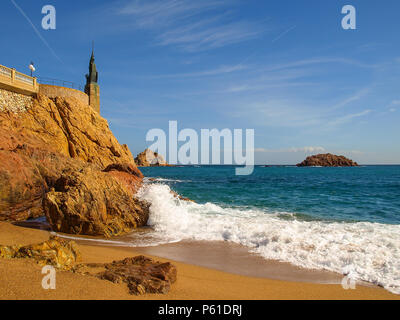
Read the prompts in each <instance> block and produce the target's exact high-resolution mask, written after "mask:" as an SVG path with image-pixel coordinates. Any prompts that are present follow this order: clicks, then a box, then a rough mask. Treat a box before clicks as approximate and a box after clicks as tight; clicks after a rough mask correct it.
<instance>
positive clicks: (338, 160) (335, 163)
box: [297, 153, 358, 167]
mask: <svg viewBox="0 0 400 320" xmlns="http://www.w3.org/2000/svg"><path fill="white" fill-rule="evenodd" d="M297 166H298V167H357V166H358V164H357V162H354V161H353V160H350V159H348V158H346V157H344V156H336V155H334V154H331V153H326V154H317V155H314V156H310V157H307V159H306V160H304V161H303V162H302V163H299V164H297Z"/></svg>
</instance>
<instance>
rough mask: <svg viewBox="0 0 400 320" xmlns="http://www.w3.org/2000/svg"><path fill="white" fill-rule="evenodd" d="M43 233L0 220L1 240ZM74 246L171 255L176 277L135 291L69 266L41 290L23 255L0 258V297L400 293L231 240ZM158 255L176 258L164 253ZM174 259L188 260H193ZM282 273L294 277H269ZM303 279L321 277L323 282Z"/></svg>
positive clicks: (88, 256) (101, 257) (96, 256)
mask: <svg viewBox="0 0 400 320" xmlns="http://www.w3.org/2000/svg"><path fill="white" fill-rule="evenodd" d="M48 237H49V232H48V231H45V230H38V229H32V228H26V227H21V226H14V225H11V224H9V223H4V222H0V244H3V245H12V244H21V245H26V244H30V243H39V242H42V241H45V240H47V239H48ZM78 246H79V249H80V251H81V254H82V258H83V262H86V263H89V262H110V261H113V260H119V259H123V258H125V257H128V256H135V255H138V254H146V255H147V256H150V257H153V258H155V259H157V260H159V261H171V262H173V263H174V264H175V265H176V267H177V269H178V280H177V282H176V283H175V284H173V286H172V289H171V291H170V292H169V293H168V294H166V295H145V296H139V297H138V296H132V295H130V294H129V293H128V289H127V288H126V286H125V285H124V284H114V283H111V282H108V281H105V280H99V279H96V278H93V277H90V276H84V275H78V274H74V273H71V272H57V287H56V290H44V289H43V288H42V287H41V281H42V278H43V275H42V274H41V267H40V266H39V265H37V264H35V263H33V262H32V261H30V260H27V259H11V260H8V259H0V299H83V300H85V299H185V300H191V299H199V300H201V299H211V300H214V299H221V300H226V299H233V300H243V299H250V300H252V299H400V296H398V295H394V294H391V293H389V292H387V291H386V290H384V289H382V288H375V287H374V288H371V287H365V286H360V285H359V286H357V287H356V289H355V290H344V289H343V288H342V286H341V285H340V284H328V283H337V280H339V279H337V278H335V277H337V275H335V274H329V275H328V273H323V274H320V273H314V272H313V271H311V272H310V271H308V270H307V271H305V270H302V269H299V270H297V271H296V270H294V269H296V268H294V269H293V267H292V266H290V265H287V266H286V267H287V269H285V268H286V267H283V264H280V263H277V264H275V265H274V263H271V264H269V262H266V261H263V260H262V259H261V258H259V257H256V256H253V257H250V258H249V255H248V254H247V253H246V252H244V250H242V251H241V249H240V248H235V247H234V246H232V247H231V248H224V246H225V244H221V243H220V244H218V243H211V244H210V246H208V247H207V246H205V244H204V243H198V244H195V243H179V244H174V245H164V246H158V247H147V248H122V247H105V246H99V245H93V244H92V243H89V244H88V242H87V241H78ZM219 246H222V247H219ZM242 249H243V248H242ZM222 252H224V253H222ZM155 256H158V258H157V257H155ZM162 256H168V257H172V256H174V257H175V258H174V259H171V258H169V259H165V258H162ZM260 259H261V260H260ZM178 260H185V261H186V260H188V261H190V260H191V261H192V263H183V262H180V261H178ZM193 261H196V262H195V264H198V265H195V264H193V263H194V262H193ZM246 261H247V262H246ZM199 265H204V266H199ZM217 269H223V270H224V271H219V270H217ZM278 271H279V272H278ZM296 272H297V273H296ZM303 272H305V273H303ZM310 273H314V275H312V276H311V275H310ZM246 274H252V275H253V276H247V275H246ZM255 275H256V276H255ZM282 276H283V277H289V278H293V279H295V280H296V281H284V280H274V279H272V278H273V277H276V278H281V277H282ZM304 281H313V282H321V281H322V282H323V284H321V283H310V282H304Z"/></svg>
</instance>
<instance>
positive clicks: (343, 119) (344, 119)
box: [328, 110, 371, 126]
mask: <svg viewBox="0 0 400 320" xmlns="http://www.w3.org/2000/svg"><path fill="white" fill-rule="evenodd" d="M369 113H371V110H364V111H362V112H358V113H353V114H347V115H345V116H341V117H338V118H336V119H334V120H333V121H330V122H329V123H328V125H330V126H336V125H342V124H345V123H347V122H351V121H352V120H353V119H355V118H359V117H363V116H366V115H367V114H369Z"/></svg>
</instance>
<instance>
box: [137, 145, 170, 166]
mask: <svg viewBox="0 0 400 320" xmlns="http://www.w3.org/2000/svg"><path fill="white" fill-rule="evenodd" d="M135 163H136V165H137V166H138V167H163V166H168V163H167V161H165V159H164V157H163V156H162V155H161V154H158V153H157V152H153V151H152V150H150V149H146V150H144V151H143V152H142V153H139V154H138V155H137V157H136V158H135Z"/></svg>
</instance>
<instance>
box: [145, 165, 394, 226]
mask: <svg viewBox="0 0 400 320" xmlns="http://www.w3.org/2000/svg"><path fill="white" fill-rule="evenodd" d="M141 170H142V172H143V174H144V175H145V176H147V177H155V178H158V180H157V181H159V182H163V183H165V184H168V185H169V186H170V187H171V188H172V189H173V190H175V191H176V192H178V193H180V194H181V195H183V196H185V197H188V198H190V199H193V200H195V201H196V202H198V203H207V202H211V203H215V204H218V205H220V206H224V207H226V206H228V207H240V208H258V209H262V210H264V211H265V212H288V213H293V214H294V215H295V216H296V217H297V218H298V219H304V220H327V221H349V222H351V221H369V222H379V223H387V224H400V166H363V167H352V168H297V167H289V166H287V167H260V166H257V167H256V168H255V170H254V173H253V174H252V175H250V176H235V170H234V168H233V167H231V166H201V167H193V166H185V167H166V168H165V167H160V168H156V167H152V168H141Z"/></svg>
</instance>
